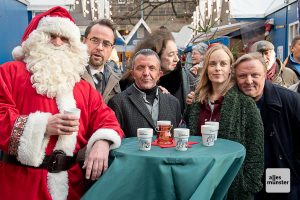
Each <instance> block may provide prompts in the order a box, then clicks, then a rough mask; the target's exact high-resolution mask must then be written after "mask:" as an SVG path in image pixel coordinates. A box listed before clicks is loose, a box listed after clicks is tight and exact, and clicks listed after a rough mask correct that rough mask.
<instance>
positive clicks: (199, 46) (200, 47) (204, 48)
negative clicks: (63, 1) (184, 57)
mask: <svg viewBox="0 0 300 200" xmlns="http://www.w3.org/2000/svg"><path fill="white" fill-rule="evenodd" d="M207 48H208V46H207V44H205V43H203V42H201V43H198V44H196V45H194V46H193V48H192V49H193V50H197V51H199V52H200V53H201V54H202V55H204V54H205V53H206V51H207Z"/></svg>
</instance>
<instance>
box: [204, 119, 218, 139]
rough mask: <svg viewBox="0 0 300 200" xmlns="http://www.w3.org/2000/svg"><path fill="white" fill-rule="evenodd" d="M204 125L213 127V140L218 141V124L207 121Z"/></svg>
mask: <svg viewBox="0 0 300 200" xmlns="http://www.w3.org/2000/svg"><path fill="white" fill-rule="evenodd" d="M205 125H211V126H213V127H215V131H214V132H215V140H217V139H218V131H219V122H213V121H207V122H205Z"/></svg>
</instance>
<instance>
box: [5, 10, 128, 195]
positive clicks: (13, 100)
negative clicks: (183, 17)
mask: <svg viewBox="0 0 300 200" xmlns="http://www.w3.org/2000/svg"><path fill="white" fill-rule="evenodd" d="M51 34H55V35H58V36H62V37H65V38H68V40H69V43H68V44H67V45H64V46H62V47H59V48H56V47H54V46H53V45H51V44H50V43H49V39H50V37H51V36H50V35H51ZM16 51H17V52H18V55H17V54H16ZM13 54H14V55H15V56H16V58H17V59H19V60H20V61H13V62H8V63H5V64H3V65H2V66H1V67H0V149H1V150H2V151H3V152H4V154H5V155H6V157H8V158H9V159H10V160H12V159H13V158H15V159H16V160H15V161H14V162H10V160H9V159H7V160H6V161H4V160H3V159H2V160H1V161H0V199H2V200H6V199H18V200H19V199H30V200H35V199H39V200H41V199H43V200H47V199H54V200H60V199H62V200H63V199H72V200H73V199H80V197H81V196H82V195H83V193H84V192H85V190H86V184H85V178H84V177H85V174H84V171H83V170H82V168H81V166H80V165H79V163H78V162H72V164H71V165H70V166H68V167H63V168H66V169H65V170H57V169H56V166H55V164H56V160H55V159H56V152H59V156H60V155H61V154H62V155H63V158H64V159H69V160H72V159H74V157H75V156H76V154H77V152H78V151H79V150H80V149H81V148H83V147H84V146H86V145H87V153H89V151H90V150H91V148H92V145H93V144H94V142H95V141H97V140H99V139H104V140H108V141H111V145H110V149H114V148H117V147H119V146H120V143H121V138H122V137H123V132H122V130H121V129H120V126H119V124H118V122H117V119H116V117H115V115H114V113H113V112H112V110H111V109H110V108H108V107H107V106H106V105H105V104H104V102H103V100H102V98H101V96H100V95H99V93H98V92H97V91H96V90H94V89H93V88H92V87H91V86H90V85H89V84H88V83H87V82H85V81H84V80H82V79H81V78H80V75H82V74H83V72H84V66H85V64H86V62H87V59H88V55H87V48H86V46H85V45H83V44H82V43H81V42H80V32H79V29H78V27H77V26H76V25H75V24H74V21H73V19H72V17H71V16H70V14H69V13H68V12H67V11H66V10H65V9H64V8H61V7H54V8H52V9H50V10H49V11H47V12H45V13H42V14H40V15H37V16H36V17H35V18H33V19H32V21H31V22H30V24H29V26H28V27H27V29H26V31H25V33H24V35H23V38H22V44H21V47H19V48H17V50H14V52H13ZM70 108H78V109H80V110H81V114H80V119H79V123H80V125H79V130H78V132H77V133H73V134H71V135H59V136H57V135H55V136H48V135H46V134H45V132H46V126H47V123H48V119H49V117H50V116H52V115H54V114H57V113H63V112H64V110H67V109H70ZM54 152H55V153H54ZM54 154H55V156H53V155H54ZM53 157H54V162H48V161H47V159H48V160H49V159H53ZM45 161H47V162H45ZM45 163H47V166H46V167H45V166H44V164H45ZM49 163H50V164H49ZM51 164H52V165H51Z"/></svg>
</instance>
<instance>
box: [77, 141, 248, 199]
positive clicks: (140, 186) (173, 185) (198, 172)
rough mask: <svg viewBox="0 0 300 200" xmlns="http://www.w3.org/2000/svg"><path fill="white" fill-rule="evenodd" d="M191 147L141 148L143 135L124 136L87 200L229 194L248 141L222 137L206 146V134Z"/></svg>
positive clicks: (195, 196)
mask: <svg viewBox="0 0 300 200" xmlns="http://www.w3.org/2000/svg"><path fill="white" fill-rule="evenodd" d="M190 141H197V142H199V144H195V145H193V146H192V148H190V149H188V150H187V151H185V152H180V151H176V150H175V148H168V149H166V148H164V149H163V148H160V147H157V146H152V147H151V150H150V151H148V152H146V151H139V150H138V143H137V138H127V139H124V140H123V142H122V145H121V147H120V148H119V149H116V150H113V151H111V153H110V157H111V158H112V159H113V160H112V163H111V164H110V167H109V168H108V170H107V172H106V173H105V174H104V175H103V176H101V177H100V179H99V180H98V181H97V182H96V183H95V184H94V185H93V186H92V187H91V188H90V189H89V190H88V191H87V193H86V194H85V195H84V196H83V198H82V199H84V200H92V199H101V200H102V199H109V200H115V199H116V200H117V199H120V200H121V199H122V200H126V199H130V200H135V199H136V200H147V199H157V200H164V199H166V200H173V199H174V200H175V199H176V200H177V199H178V200H179V199H183V200H185V199H197V200H206V199H207V200H209V199H216V200H220V199H223V198H224V196H225V195H226V193H227V190H228V188H229V186H230V184H231V183H232V181H233V179H234V177H235V176H236V174H237V172H238V170H239V169H240V167H241V165H242V163H243V161H244V158H245V152H246V151H245V148H244V146H243V145H241V144H239V143H236V142H233V141H229V140H224V139H218V140H217V141H216V142H215V145H214V146H213V147H205V146H203V145H202V141H201V137H196V136H193V137H190Z"/></svg>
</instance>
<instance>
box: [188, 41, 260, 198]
mask: <svg viewBox="0 0 300 200" xmlns="http://www.w3.org/2000/svg"><path fill="white" fill-rule="evenodd" d="M233 61H234V60H233V55H232V53H231V52H230V50H229V49H228V48H227V47H226V46H224V45H222V44H217V45H214V46H212V47H211V48H209V49H208V50H207V52H206V57H205V59H204V65H203V73H202V75H201V79H200V82H199V83H198V85H197V87H196V90H195V101H194V103H193V104H191V105H188V107H187V110H186V112H185V114H184V121H185V122H186V125H187V127H188V128H189V129H190V133H191V135H201V125H203V124H204V123H205V122H206V121H217V122H219V124H220V128H219V132H218V137H220V138H224V139H229V140H233V141H236V142H239V143H241V144H242V145H244V146H245V148H246V158H245V161H244V164H243V166H242V168H241V169H240V171H239V172H238V174H237V176H236V178H235V179H234V181H233V183H232V185H231V187H230V188H229V191H228V195H227V197H228V199H241V200H245V199H252V198H253V196H254V194H255V193H257V192H258V191H260V190H261V188H262V184H261V182H260V181H261V176H262V174H263V125H262V121H261V117H260V115H259V112H258V110H257V108H256V105H255V102H254V101H253V100H252V99H251V98H249V97H247V96H246V95H244V94H243V93H241V92H240V91H239V89H238V88H237V86H236V85H235V84H234V81H233V78H232V77H233V75H232V74H233V71H232V64H233Z"/></svg>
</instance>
